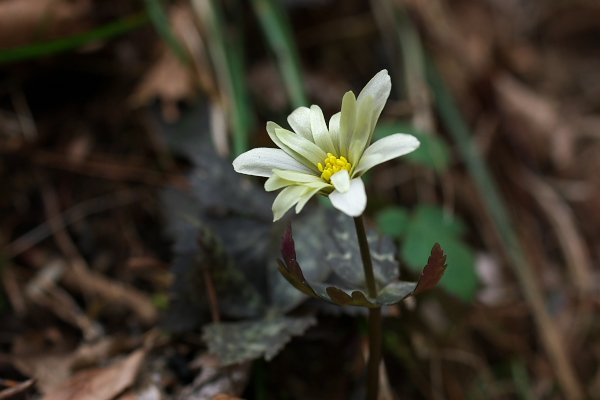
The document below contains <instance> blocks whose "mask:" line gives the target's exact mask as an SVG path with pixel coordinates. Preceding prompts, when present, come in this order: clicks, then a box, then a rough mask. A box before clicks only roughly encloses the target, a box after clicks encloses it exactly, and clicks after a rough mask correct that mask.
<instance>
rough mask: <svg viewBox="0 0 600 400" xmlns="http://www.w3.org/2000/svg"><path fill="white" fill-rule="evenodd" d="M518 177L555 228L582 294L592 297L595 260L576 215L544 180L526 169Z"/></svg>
mask: <svg viewBox="0 0 600 400" xmlns="http://www.w3.org/2000/svg"><path fill="white" fill-rule="evenodd" d="M518 176H521V177H522V178H523V181H522V185H523V186H525V187H527V188H528V189H529V190H528V191H529V193H530V194H531V196H533V198H534V199H535V200H536V201H537V202H538V204H539V205H540V207H541V208H542V209H543V210H544V212H545V213H546V216H547V218H548V220H549V222H550V224H552V226H553V227H554V231H555V234H556V236H557V238H558V241H559V244H560V245H561V247H562V251H563V254H564V256H565V261H566V263H567V267H568V268H569V272H570V273H571V280H572V281H573V284H574V285H575V287H577V289H578V294H579V295H580V296H586V295H588V294H589V293H591V292H592V290H593V289H594V287H593V286H594V279H593V272H592V270H593V266H592V260H591V257H590V254H589V252H588V250H587V248H586V246H585V241H584V239H583V237H582V236H581V232H580V230H579V229H577V225H576V224H575V218H574V216H573V212H572V211H571V209H570V208H569V206H568V205H567V204H566V202H565V201H564V200H563V199H561V198H560V196H559V195H558V194H557V193H556V192H555V191H554V189H553V188H552V187H551V186H550V185H549V184H548V183H546V182H544V180H543V179H541V178H538V177H537V176H536V175H534V174H533V173H531V172H529V171H527V170H525V169H522V170H521V171H520V173H519V175H518Z"/></svg>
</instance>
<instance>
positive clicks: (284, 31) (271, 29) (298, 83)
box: [252, 0, 308, 108]
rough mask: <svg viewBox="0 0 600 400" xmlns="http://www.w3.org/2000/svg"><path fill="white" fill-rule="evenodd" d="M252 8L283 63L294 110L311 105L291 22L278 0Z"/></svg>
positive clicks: (263, 0)
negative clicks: (305, 87)
mask: <svg viewBox="0 0 600 400" xmlns="http://www.w3.org/2000/svg"><path fill="white" fill-rule="evenodd" d="M252 6H253V7H254V11H255V13H256V15H257V17H258V20H259V22H260V25H261V27H262V30H263V32H264V35H265V37H266V38H267V42H268V43H269V46H270V47H271V50H272V51H273V53H274V54H275V57H276V58H277V62H278V63H279V70H280V71H281V74H282V77H283V82H284V85H285V88H286V90H287V92H288V96H289V98H290V100H291V103H292V106H293V108H298V107H301V106H307V105H308V98H307V95H306V91H305V89H304V84H303V79H302V68H301V66H300V57H299V55H298V48H297V46H296V42H295V41H294V38H293V35H292V29H291V27H290V21H289V19H288V17H287V14H286V13H285V10H284V9H283V7H282V5H281V2H280V1H278V0H252Z"/></svg>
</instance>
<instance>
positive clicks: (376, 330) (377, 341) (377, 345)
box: [354, 217, 381, 400]
mask: <svg viewBox="0 0 600 400" xmlns="http://www.w3.org/2000/svg"><path fill="white" fill-rule="evenodd" d="M354 226H356V236H357V237H358V247H359V248H360V256H361V258H362V263H363V269H364V271H365V281H366V283H367V291H368V294H369V297H371V298H373V299H374V298H376V297H377V285H376V284H375V274H374V273H373V263H372V261H371V252H370V251H369V242H368V241H367V233H366V231H365V225H364V223H363V220H362V217H356V218H354ZM380 360H381V307H376V308H369V365H368V380H367V400H377V397H378V395H379V362H380Z"/></svg>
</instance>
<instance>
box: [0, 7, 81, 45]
mask: <svg viewBox="0 0 600 400" xmlns="http://www.w3.org/2000/svg"><path fill="white" fill-rule="evenodd" d="M89 9H90V1H89V0H76V1H65V0H27V1H23V0H4V1H0V49H2V48H7V47H16V46H19V45H23V44H27V43H30V42H34V41H39V40H48V39H49V38H56V37H58V36H64V35H67V34H72V33H74V32H77V31H78V30H79V29H80V28H81V27H82V26H83V24H82V23H81V17H82V16H84V15H85V14H86V13H87V12H88V11H89Z"/></svg>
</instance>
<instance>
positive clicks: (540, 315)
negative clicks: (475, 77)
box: [426, 59, 583, 399]
mask: <svg viewBox="0 0 600 400" xmlns="http://www.w3.org/2000/svg"><path fill="white" fill-rule="evenodd" d="M426 69H427V78H428V81H429V84H430V86H431V89H432V90H433V93H434V95H435V99H436V105H437V107H438V110H439V114H440V116H441V119H442V121H443V122H444V124H445V125H446V127H447V128H448V132H449V133H450V136H452V138H453V140H454V142H455V143H456V144H457V148H458V150H459V152H460V154H461V156H462V158H463V160H464V162H465V164H466V166H467V169H468V170H469V174H470V175H471V176H472V177H473V180H474V182H475V184H476V186H477V189H478V191H479V194H480V196H481V197H482V198H483V199H484V201H485V204H486V206H487V211H488V214H489V216H490V218H491V220H492V222H493V224H494V227H495V229H496V232H497V233H498V236H499V238H500V240H501V241H502V242H503V245H504V247H505V249H506V250H507V253H508V254H507V255H508V257H509V259H510V261H511V266H512V268H513V271H514V274H515V275H516V277H517V279H518V281H519V284H520V285H521V289H522V292H523V295H524V296H525V298H526V299H527V303H528V304H529V306H530V307H531V312H532V316H533V318H534V320H535V323H536V327H537V334H538V335H539V336H540V339H541V340H542V343H543V344H544V347H545V350H546V353H547V355H548V357H549V359H550V362H551V364H552V366H553V367H554V369H555V371H556V377H557V380H558V381H559V383H560V384H561V386H562V389H563V392H564V394H565V396H566V397H568V398H576V399H579V398H583V389H582V387H581V384H580V383H579V381H578V379H577V376H576V374H575V372H574V370H573V366H572V364H571V362H570V360H569V357H568V356H567V351H566V348H565V346H564V341H563V339H562V337H561V334H560V332H559V330H558V328H557V327H556V326H555V323H554V321H553V320H552V318H551V316H550V314H549V312H548V309H547V308H546V302H545V298H544V294H543V291H542V289H541V288H540V286H539V284H538V281H537V279H536V276H535V274H534V273H533V270H532V266H531V265H530V264H529V262H528V260H527V257H526V255H525V252H524V251H523V248H522V246H521V243H520V242H519V239H518V237H517V233H516V231H515V229H514V226H515V225H514V223H513V221H512V218H511V217H510V215H509V214H508V212H507V210H506V207H505V205H504V202H503V200H502V196H501V195H500V191H499V190H498V188H497V187H496V184H495V181H494V179H493V177H492V175H491V173H490V172H489V169H488V168H487V165H486V164H485V162H484V161H483V158H482V156H481V154H480V153H479V151H478V150H477V147H476V145H475V141H474V140H473V139H472V135H471V132H470V130H469V128H468V126H467V124H466V122H465V121H464V119H463V117H462V114H461V113H460V111H459V110H458V108H457V106H456V103H455V102H454V99H453V98H452V95H451V94H450V92H449V91H448V89H447V88H446V86H445V84H444V82H443V80H442V78H441V76H440V75H439V73H438V72H437V70H436V68H435V66H434V64H433V62H432V61H431V60H429V59H426Z"/></svg>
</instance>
